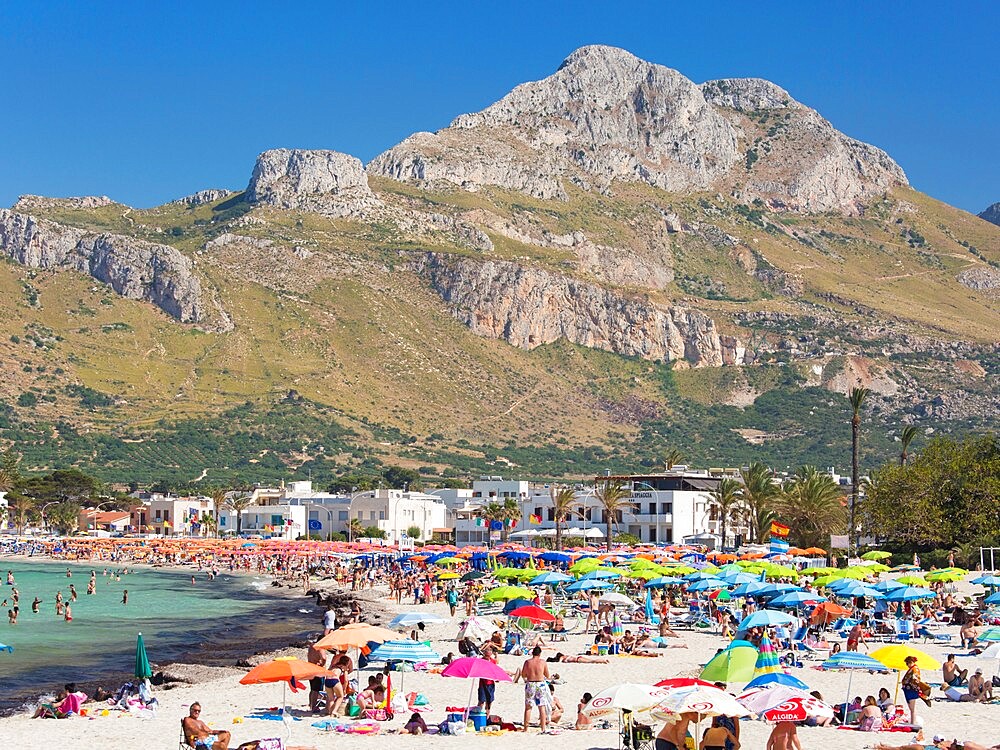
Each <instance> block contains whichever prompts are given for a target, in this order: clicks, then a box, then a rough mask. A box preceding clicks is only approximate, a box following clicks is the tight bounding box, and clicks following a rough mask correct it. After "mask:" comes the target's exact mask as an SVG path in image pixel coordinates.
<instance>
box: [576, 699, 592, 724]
mask: <svg viewBox="0 0 1000 750" xmlns="http://www.w3.org/2000/svg"><path fill="white" fill-rule="evenodd" d="M593 697H594V696H593V695H591V694H590V693H584V694H583V697H582V698H581V699H580V702H579V703H577V704H576V726H574V727H573V728H574V729H590V728H591V727H592V726H593V723H592V722H591V721H590V717H589V716H587V714H585V713H584V711H583V709H585V708H586V707H587V704H588V703H590V701H591V699H592V698H593Z"/></svg>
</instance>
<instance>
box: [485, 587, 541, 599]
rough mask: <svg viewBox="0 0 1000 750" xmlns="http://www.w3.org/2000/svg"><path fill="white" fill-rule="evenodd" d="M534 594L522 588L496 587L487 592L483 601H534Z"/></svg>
mask: <svg viewBox="0 0 1000 750" xmlns="http://www.w3.org/2000/svg"><path fill="white" fill-rule="evenodd" d="M534 598H535V592H534V591H532V590H531V589H526V588H524V587H523V586H498V587H497V588H495V589H492V590H491V591H487V592H486V594H485V596H483V599H485V600H486V601H488V602H501V601H509V600H511V599H534Z"/></svg>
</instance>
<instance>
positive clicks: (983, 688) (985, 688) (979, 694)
mask: <svg viewBox="0 0 1000 750" xmlns="http://www.w3.org/2000/svg"><path fill="white" fill-rule="evenodd" d="M969 695H970V696H971V698H972V700H974V701H979V702H980V703H987V702H989V701H991V700H993V683H992V682H987V681H986V679H985V678H984V677H983V670H981V669H977V670H976V672H975V674H973V675H972V677H970V678H969Z"/></svg>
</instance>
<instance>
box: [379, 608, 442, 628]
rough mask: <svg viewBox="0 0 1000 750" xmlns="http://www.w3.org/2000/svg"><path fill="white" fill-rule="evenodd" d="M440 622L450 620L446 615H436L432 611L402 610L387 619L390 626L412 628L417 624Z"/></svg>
mask: <svg viewBox="0 0 1000 750" xmlns="http://www.w3.org/2000/svg"><path fill="white" fill-rule="evenodd" d="M442 622H451V620H449V619H448V618H447V617H442V616H441V615H436V614H434V613H433V612H404V613H403V614H401V615H396V616H395V617H393V618H392V619H391V620H389V627H390V628H400V629H402V628H413V627H416V626H417V625H420V624H424V625H436V624H439V623H442Z"/></svg>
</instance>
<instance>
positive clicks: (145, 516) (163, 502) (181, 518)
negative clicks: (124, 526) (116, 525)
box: [135, 494, 215, 536]
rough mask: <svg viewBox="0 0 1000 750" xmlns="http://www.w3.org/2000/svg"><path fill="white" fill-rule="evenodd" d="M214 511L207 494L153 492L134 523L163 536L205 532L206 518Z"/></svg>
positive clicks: (195, 534) (213, 505) (206, 529)
mask: <svg viewBox="0 0 1000 750" xmlns="http://www.w3.org/2000/svg"><path fill="white" fill-rule="evenodd" d="M214 514H215V503H214V502H213V501H212V499H211V498H209V497H174V496H173V495H159V494H156V495H153V496H152V497H151V498H150V500H149V502H148V503H147V505H146V508H144V509H142V511H141V512H140V513H139V514H138V518H137V519H136V523H135V525H136V526H137V527H140V528H141V529H142V530H143V531H152V532H153V533H154V534H159V535H162V536H206V535H207V534H208V527H207V525H206V524H205V521H206V519H209V518H211V517H212V516H213V515H214Z"/></svg>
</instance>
